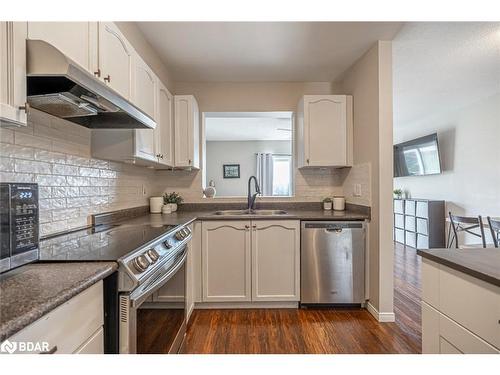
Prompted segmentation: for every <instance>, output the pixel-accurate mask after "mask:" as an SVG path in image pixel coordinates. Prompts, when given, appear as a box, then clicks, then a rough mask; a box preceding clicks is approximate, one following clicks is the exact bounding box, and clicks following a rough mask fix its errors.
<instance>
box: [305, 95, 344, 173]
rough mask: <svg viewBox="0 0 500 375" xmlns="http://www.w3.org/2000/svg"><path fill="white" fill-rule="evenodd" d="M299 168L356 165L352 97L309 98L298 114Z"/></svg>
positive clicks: (320, 96)
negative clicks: (354, 158)
mask: <svg viewBox="0 0 500 375" xmlns="http://www.w3.org/2000/svg"><path fill="white" fill-rule="evenodd" d="M297 120H298V121H297V126H298V127H299V129H298V132H297V134H298V142H299V145H298V147H297V149H298V151H299V154H298V165H299V168H301V167H346V166H350V165H352V132H353V129H352V97H351V96H348V95H305V96H304V97H303V98H302V99H301V102H300V103H299V109H298V115H297Z"/></svg>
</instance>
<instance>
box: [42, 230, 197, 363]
mask: <svg viewBox="0 0 500 375" xmlns="http://www.w3.org/2000/svg"><path fill="white" fill-rule="evenodd" d="M191 237H192V235H191V230H190V229H189V227H188V226H185V225H161V224H160V225H152V224H144V225H128V224H122V225H105V224H103V225H98V226H94V227H90V228H86V229H83V230H78V231H73V232H69V233H65V234H63V235H55V236H53V237H47V238H44V239H42V241H41V243H40V260H41V261H50V262H57V261H60V262H67V261H70V262H75V261H86V262H87V261H116V262H117V263H118V266H119V267H118V278H117V282H116V287H115V289H116V290H115V291H114V292H113V291H109V290H108V291H106V290H105V295H107V296H108V301H107V302H109V301H111V300H114V301H115V303H114V305H115V306H114V307H115V309H114V310H113V306H111V307H110V309H109V310H110V311H108V312H107V313H106V314H105V315H106V316H108V317H110V319H109V321H108V324H106V322H105V336H106V337H105V341H107V342H109V343H110V347H108V348H106V344H105V350H106V352H108V353H116V352H119V353H137V352H146V353H149V352H155V353H156V352H161V353H176V352H178V350H179V348H180V347H181V344H182V342H183V339H184V336H185V332H186V320H185V303H186V302H185V298H186V286H185V261H186V256H187V244H188V242H189V241H190V239H191ZM169 286H172V291H173V292H175V293H172V295H171V298H166V299H167V300H166V301H165V300H164V301H162V302H163V303H161V305H158V307H159V309H155V310H157V312H158V313H159V314H161V316H162V321H164V322H166V324H167V325H168V326H166V327H163V328H162V330H161V332H160V333H161V336H160V337H158V344H159V345H158V347H156V348H152V349H151V348H148V347H141V342H140V341H141V340H140V339H141V337H145V336H147V337H151V336H153V335H154V334H155V333H158V331H159V327H158V322H157V321H154V320H152V319H150V316H151V314H148V310H147V306H146V305H145V303H146V302H148V301H150V300H151V297H152V296H153V294H154V293H155V292H156V291H157V290H158V289H160V288H167V289H168V288H169ZM162 290H163V289H162ZM105 298H106V297H105ZM115 298H116V299H115ZM105 303H106V301H105ZM115 344H116V345H115ZM150 350H153V351H150ZM156 350H157V351H156Z"/></svg>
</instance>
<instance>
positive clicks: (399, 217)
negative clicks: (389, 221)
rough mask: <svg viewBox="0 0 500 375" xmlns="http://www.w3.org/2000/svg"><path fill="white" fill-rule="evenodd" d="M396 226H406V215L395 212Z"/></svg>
mask: <svg viewBox="0 0 500 375" xmlns="http://www.w3.org/2000/svg"><path fill="white" fill-rule="evenodd" d="M394 226H395V227H396V228H400V229H404V228H405V217H404V215H400V214H395V215H394Z"/></svg>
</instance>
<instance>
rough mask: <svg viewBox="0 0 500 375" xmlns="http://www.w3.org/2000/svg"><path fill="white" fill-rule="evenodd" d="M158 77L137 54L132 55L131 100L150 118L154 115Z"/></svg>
mask: <svg viewBox="0 0 500 375" xmlns="http://www.w3.org/2000/svg"><path fill="white" fill-rule="evenodd" d="M157 85H158V78H156V76H155V74H154V73H153V71H152V70H151V68H150V67H149V66H148V65H147V64H146V63H145V62H144V60H143V59H141V58H140V57H139V56H138V55H137V54H134V55H133V64H132V88H131V101H132V103H134V104H135V105H136V106H137V107H139V108H140V109H142V110H143V111H144V112H146V114H148V115H149V116H150V117H151V118H155V115H156V112H155V110H156V90H157Z"/></svg>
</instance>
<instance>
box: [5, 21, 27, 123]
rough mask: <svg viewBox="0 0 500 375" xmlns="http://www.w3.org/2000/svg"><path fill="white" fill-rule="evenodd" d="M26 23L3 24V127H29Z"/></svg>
mask: <svg viewBox="0 0 500 375" xmlns="http://www.w3.org/2000/svg"><path fill="white" fill-rule="evenodd" d="M27 31H28V30H27V23H26V22H0V125H2V126H12V125H13V126H23V125H26V35H27Z"/></svg>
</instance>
